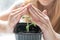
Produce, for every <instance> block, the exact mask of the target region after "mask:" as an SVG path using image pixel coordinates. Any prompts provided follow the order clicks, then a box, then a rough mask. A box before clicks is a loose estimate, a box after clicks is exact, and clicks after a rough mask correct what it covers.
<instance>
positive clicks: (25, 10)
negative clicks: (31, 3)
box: [14, 8, 27, 17]
mask: <svg viewBox="0 0 60 40" xmlns="http://www.w3.org/2000/svg"><path fill="white" fill-rule="evenodd" d="M26 13H27V8H25V9H24V10H23V11H21V12H19V13H18V14H17V15H15V16H14V17H18V16H23V15H25V14H26Z"/></svg>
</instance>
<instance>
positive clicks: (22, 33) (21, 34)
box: [14, 16, 41, 40]
mask: <svg viewBox="0 0 60 40" xmlns="http://www.w3.org/2000/svg"><path fill="white" fill-rule="evenodd" d="M22 18H23V20H24V21H25V22H22V23H17V25H16V27H15V29H14V33H16V40H41V29H40V28H39V27H38V26H37V25H36V24H35V23H34V22H31V19H30V17H29V16H23V17H22Z"/></svg>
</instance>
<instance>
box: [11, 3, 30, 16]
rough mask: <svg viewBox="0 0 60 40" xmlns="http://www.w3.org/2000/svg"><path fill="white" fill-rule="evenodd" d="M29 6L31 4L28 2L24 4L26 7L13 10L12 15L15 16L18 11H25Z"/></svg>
mask: <svg viewBox="0 0 60 40" xmlns="http://www.w3.org/2000/svg"><path fill="white" fill-rule="evenodd" d="M29 6H30V4H27V5H26V6H24V7H22V8H18V9H16V10H14V11H13V12H11V15H12V16H13V15H16V14H17V13H19V12H21V11H23V10H24V9H25V8H27V7H29Z"/></svg>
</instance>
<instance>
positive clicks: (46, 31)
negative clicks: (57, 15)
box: [7, 0, 60, 40]
mask: <svg viewBox="0 0 60 40" xmlns="http://www.w3.org/2000/svg"><path fill="white" fill-rule="evenodd" d="M45 1H46V2H45ZM52 1H53V0H39V2H40V3H41V4H42V5H43V6H47V5H49V4H50V3H51V2H52ZM15 7H16V6H15ZM15 7H13V8H12V9H11V10H12V11H11V12H9V13H10V15H9V18H8V23H7V26H8V27H9V29H7V30H8V31H9V30H10V32H13V29H14V27H15V25H16V24H17V23H18V22H19V20H20V18H21V16H22V15H25V14H26V12H27V11H29V12H30V16H31V18H32V19H31V21H33V22H35V23H36V24H37V25H38V26H39V27H40V28H41V30H42V32H43V37H44V40H60V35H57V33H56V32H55V31H54V30H53V28H52V25H51V22H50V19H49V17H48V16H47V15H46V14H47V11H46V10H44V11H43V12H41V11H40V10H39V9H37V8H36V7H35V6H33V5H32V4H30V3H29V4H27V5H25V6H22V7H18V8H15ZM20 8H21V9H20Z"/></svg>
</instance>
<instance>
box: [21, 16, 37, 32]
mask: <svg viewBox="0 0 60 40" xmlns="http://www.w3.org/2000/svg"><path fill="white" fill-rule="evenodd" d="M22 18H23V19H24V18H26V16H22ZM27 18H28V20H31V18H30V17H27ZM31 25H33V26H34V27H36V24H35V23H34V22H31V23H30V24H29V22H28V21H27V26H26V30H27V32H29V27H30V26H31Z"/></svg>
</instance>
